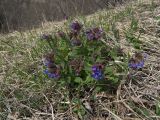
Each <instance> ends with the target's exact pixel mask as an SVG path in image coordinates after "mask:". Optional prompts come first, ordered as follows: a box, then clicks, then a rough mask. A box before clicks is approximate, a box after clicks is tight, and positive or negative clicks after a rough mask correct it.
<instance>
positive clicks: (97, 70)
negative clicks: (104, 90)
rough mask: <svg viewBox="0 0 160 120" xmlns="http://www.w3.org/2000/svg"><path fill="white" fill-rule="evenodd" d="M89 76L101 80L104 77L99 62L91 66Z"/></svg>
mask: <svg viewBox="0 0 160 120" xmlns="http://www.w3.org/2000/svg"><path fill="white" fill-rule="evenodd" d="M91 76H92V77H93V78H94V79H96V80H101V79H103V78H104V75H103V71H102V65H101V64H97V65H93V66H92V75H91Z"/></svg>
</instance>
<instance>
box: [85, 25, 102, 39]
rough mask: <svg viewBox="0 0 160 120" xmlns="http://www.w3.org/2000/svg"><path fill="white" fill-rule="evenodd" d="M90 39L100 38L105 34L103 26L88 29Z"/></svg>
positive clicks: (87, 33)
mask: <svg viewBox="0 0 160 120" xmlns="http://www.w3.org/2000/svg"><path fill="white" fill-rule="evenodd" d="M86 35H87V39H88V40H99V39H100V38H101V37H102V35H103V30H102V29H101V28H98V27H96V28H92V29H89V30H87V31H86Z"/></svg>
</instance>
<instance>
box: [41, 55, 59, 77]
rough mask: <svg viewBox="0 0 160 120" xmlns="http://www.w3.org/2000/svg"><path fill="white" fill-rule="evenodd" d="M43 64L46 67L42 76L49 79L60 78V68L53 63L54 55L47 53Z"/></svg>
mask: <svg viewBox="0 0 160 120" xmlns="http://www.w3.org/2000/svg"><path fill="white" fill-rule="evenodd" d="M43 64H44V65H45V66H46V68H47V69H46V70H44V74H46V75H48V77H49V78H55V79H58V78H60V68H59V67H58V66H57V65H56V64H55V63H54V54H53V53H48V54H46V55H45V56H44V58H43Z"/></svg>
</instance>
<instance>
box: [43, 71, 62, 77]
mask: <svg viewBox="0 0 160 120" xmlns="http://www.w3.org/2000/svg"><path fill="white" fill-rule="evenodd" d="M44 74H46V75H48V77H49V78H54V79H58V78H60V75H59V73H57V72H53V73H52V72H49V70H47V69H46V70H44Z"/></svg>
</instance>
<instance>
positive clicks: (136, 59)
mask: <svg viewBox="0 0 160 120" xmlns="http://www.w3.org/2000/svg"><path fill="white" fill-rule="evenodd" d="M146 58H147V54H145V53H140V52H139V53H135V54H134V55H133V56H132V58H131V59H130V60H129V63H128V66H129V68H132V69H141V68H143V67H144V62H145V60H146Z"/></svg>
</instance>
